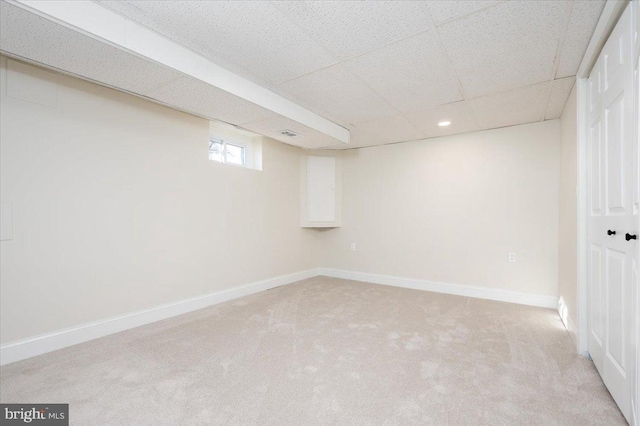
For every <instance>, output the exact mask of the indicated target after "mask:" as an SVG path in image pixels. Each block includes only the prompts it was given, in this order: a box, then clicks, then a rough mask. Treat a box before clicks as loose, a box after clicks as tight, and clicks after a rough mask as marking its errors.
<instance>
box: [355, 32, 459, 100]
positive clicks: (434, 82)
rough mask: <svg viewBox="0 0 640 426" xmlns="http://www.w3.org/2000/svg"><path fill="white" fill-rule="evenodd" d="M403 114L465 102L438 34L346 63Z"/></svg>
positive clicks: (412, 38)
mask: <svg viewBox="0 0 640 426" xmlns="http://www.w3.org/2000/svg"><path fill="white" fill-rule="evenodd" d="M344 66H345V67H347V68H349V69H351V70H352V71H353V72H354V73H355V74H356V75H357V76H358V77H359V78H361V79H362V80H363V81H365V82H366V83H367V84H368V85H369V86H370V87H371V88H372V89H373V90H375V91H376V92H377V93H378V94H379V95H380V96H382V97H383V98H384V99H386V100H387V101H389V102H390V103H391V104H392V105H393V106H395V107H396V108H398V109H399V110H400V111H402V112H409V111H417V110H422V109H425V108H427V107H429V106H432V105H440V104H444V103H449V102H454V101H458V100H461V99H462V94H461V92H460V84H459V83H458V79H457V77H456V75H455V72H454V71H453V69H452V68H451V65H450V64H449V62H448V60H447V58H446V55H445V54H444V52H443V51H442V49H441V48H440V46H439V45H438V41H437V37H436V34H435V32H434V31H433V30H432V31H428V32H425V33H422V34H418V35H415V36H413V37H409V38H406V39H404V40H401V41H398V42H396V43H393V44H391V45H389V46H386V47H384V48H381V49H378V50H375V51H373V52H370V53H366V54H364V55H362V56H359V57H357V58H355V59H352V60H350V61H348V62H345V63H344Z"/></svg>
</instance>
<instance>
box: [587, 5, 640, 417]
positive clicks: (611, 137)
mask: <svg viewBox="0 0 640 426" xmlns="http://www.w3.org/2000/svg"><path fill="white" fill-rule="evenodd" d="M631 22H632V20H631V10H630V8H627V10H626V11H625V13H624V14H623V15H622V17H621V18H620V21H619V22H618V24H617V25H616V27H615V29H614V30H613V32H612V33H611V36H610V37H609V40H608V41H607V43H606V44H605V46H604V48H603V50H602V53H601V54H600V57H599V59H598V61H597V63H596V65H595V67H594V69H593V71H592V72H591V75H590V77H589V80H588V96H587V97H588V125H589V129H588V135H587V137H588V156H589V163H588V167H589V170H588V177H589V179H588V185H589V188H588V206H589V207H588V208H589V221H588V233H589V235H588V242H589V248H588V250H589V255H588V259H587V261H588V264H589V353H590V354H591V357H592V358H593V362H594V363H595V365H596V367H597V369H598V371H599V372H600V375H601V376H602V379H603V381H604V383H605V385H606V386H607V388H608V389H609V392H610V393H611V395H612V396H613V398H614V399H615V401H616V403H617V404H618V406H619V407H620V409H621V410H622V412H623V414H624V415H625V417H626V418H627V420H630V421H631V419H632V417H633V415H632V411H633V410H632V398H631V395H632V388H633V387H634V384H635V362H636V355H635V345H634V343H635V338H632V336H633V335H634V334H635V332H636V330H635V325H634V324H635V318H634V315H635V303H634V301H633V296H634V295H635V294H636V290H635V289H634V286H637V274H638V261H637V259H638V258H637V250H638V241H637V239H634V237H635V236H637V234H638V206H639V205H638V197H637V193H636V192H637V181H638V165H637V161H634V158H637V140H635V138H634V121H635V117H634V115H635V113H634V98H635V96H634V79H633V72H634V66H633V65H634V63H633V62H634V61H633V60H632V58H633V48H632V32H631ZM635 238H637V237H635ZM634 277H635V278H634Z"/></svg>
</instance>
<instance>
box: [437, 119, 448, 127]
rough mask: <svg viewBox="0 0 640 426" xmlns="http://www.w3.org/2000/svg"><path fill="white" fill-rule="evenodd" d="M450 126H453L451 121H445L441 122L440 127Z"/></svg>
mask: <svg viewBox="0 0 640 426" xmlns="http://www.w3.org/2000/svg"><path fill="white" fill-rule="evenodd" d="M449 124H451V122H450V121H447V120H444V121H441V122H439V123H438V126H440V127H445V126H448V125H449Z"/></svg>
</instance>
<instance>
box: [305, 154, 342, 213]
mask: <svg viewBox="0 0 640 426" xmlns="http://www.w3.org/2000/svg"><path fill="white" fill-rule="evenodd" d="M307 158H308V160H307V161H308V163H307V185H308V186H307V195H308V196H307V203H308V205H307V212H308V220H309V222H334V221H335V220H336V159H335V157H320V156H315V155H309V156H308V157H307Z"/></svg>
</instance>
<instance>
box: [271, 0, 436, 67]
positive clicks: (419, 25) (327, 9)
mask: <svg viewBox="0 0 640 426" xmlns="http://www.w3.org/2000/svg"><path fill="white" fill-rule="evenodd" d="M273 4H274V5H276V7H278V8H279V9H280V10H281V11H282V12H283V13H284V14H286V15H287V16H288V17H289V18H290V19H291V21H292V22H294V23H295V24H297V25H300V26H301V27H302V28H304V29H305V31H307V32H308V33H309V34H310V35H311V36H312V37H314V38H315V39H316V40H318V41H319V42H320V43H321V44H322V45H324V46H325V47H326V48H327V49H328V50H329V51H331V52H332V53H333V54H334V55H336V56H337V57H338V58H340V59H346V58H348V57H351V56H354V55H358V54H360V53H364V52H367V51H369V50H371V49H374V48H376V47H379V46H383V45H385V44H388V43H390V42H392V41H394V40H397V39H399V38H402V37H406V36H408V35H410V34H414V33H416V32H418V31H421V30H426V29H427V28H429V25H430V20H429V13H428V9H427V7H426V4H425V3H424V2H415V1H414V2H398V1H337V2H336V1H333V2H332V1H276V2H273Z"/></svg>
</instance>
